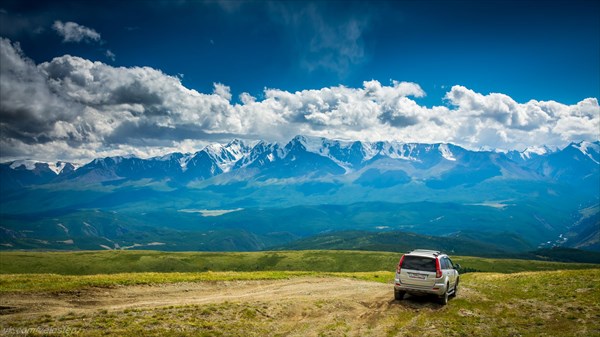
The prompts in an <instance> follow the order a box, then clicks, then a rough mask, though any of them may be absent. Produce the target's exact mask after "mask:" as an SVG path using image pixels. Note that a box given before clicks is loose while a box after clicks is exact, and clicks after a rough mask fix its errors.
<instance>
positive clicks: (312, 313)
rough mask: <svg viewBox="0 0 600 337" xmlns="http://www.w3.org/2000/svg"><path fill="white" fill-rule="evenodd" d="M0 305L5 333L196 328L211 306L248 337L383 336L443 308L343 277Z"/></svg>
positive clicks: (11, 299)
mask: <svg viewBox="0 0 600 337" xmlns="http://www.w3.org/2000/svg"><path fill="white" fill-rule="evenodd" d="M0 303H1V304H0V305H1V307H0V325H1V326H2V327H7V326H12V325H11V324H10V323H11V322H15V321H17V322H31V323H32V324H34V322H38V323H35V324H38V325H39V324H40V323H39V322H43V321H44V320H40V317H42V318H45V321H46V322H47V323H49V322H55V324H50V326H75V327H86V326H94V324H93V323H94V321H95V320H98V317H99V316H108V317H111V318H113V320H114V321H115V322H116V323H115V324H116V325H118V324H119V322H120V321H119V319H120V317H121V316H125V315H124V313H128V315H129V316H131V318H132V321H134V322H135V321H136V320H138V321H140V320H141V323H140V324H142V325H143V324H145V323H144V322H145V321H144V319H146V318H143V317H145V316H147V315H152V317H160V318H161V319H162V320H163V321H165V320H166V319H165V318H164V317H163V316H168V317H167V318H168V319H169V322H171V323H169V324H171V325H169V326H167V327H166V328H167V329H168V327H174V326H177V327H181V326H185V325H186V324H187V323H186V322H190V320H189V319H187V318H185V317H187V316H190V317H191V316H193V315H188V314H187V312H188V311H189V310H190V309H189V308H194V310H200V309H202V308H204V309H206V308H210V309H211V310H210V311H207V310H204V311H202V313H201V314H200V316H202V315H203V316H202V319H203V320H204V321H203V322H211V323H214V324H213V328H217V329H221V330H219V331H220V333H223V334H224V335H228V334H231V335H235V333H232V331H229V330H228V329H230V328H231V327H229V326H225V325H223V324H225V323H223V322H227V320H233V321H236V322H242V321H244V320H246V321H248V322H253V323H252V324H257V323H258V325H256V328H255V329H251V330H250V331H248V333H249V335H252V332H255V333H256V335H261V331H262V332H265V331H266V332H268V335H271V333H272V335H277V334H281V335H291V336H294V335H295V336H317V335H332V336H337V335H350V336H369V335H370V336H381V335H386V334H388V333H389V331H390V329H393V326H394V324H395V322H397V319H396V318H397V317H398V315H400V314H401V313H402V312H403V311H407V310H410V311H412V312H414V311H415V310H421V311H427V312H429V311H436V310H443V308H442V307H441V306H440V305H438V304H436V303H433V302H430V301H429V299H419V298H415V299H412V300H408V301H407V300H405V301H402V302H399V301H394V300H393V290H392V286H391V285H390V284H382V283H375V282H366V281H359V280H352V279H342V278H295V279H288V280H276V281H231V282H201V283H176V284H160V285H148V286H126V287H125V286H124V287H117V288H108V289H106V288H91V289H86V290H81V291H73V292H66V293H42V294H9V295H1V296H0ZM183 312H185V313H186V314H183ZM131 313H135V315H131ZM186 315H187V316H186ZM178 317H179V318H178ZM182 317H183V318H182ZM71 318H72V319H71ZM184 318H185V319H184ZM186 319H187V320H186ZM78 321H79V322H78ZM219 322H221V323H223V324H221V323H219ZM75 323H77V324H75ZM196 323H197V322H196ZM69 324H71V325H69ZM220 324H221V325H220ZM163 325H164V324H163ZM197 325H198V324H195V325H194V326H197ZM25 326H26V325H25ZM158 326H159V327H160V326H161V325H160V324H158ZM163 327H165V326H163ZM234 328H235V327H234ZM235 329H237V328H235ZM261 329H264V330H261ZM88 332H89V331H88ZM238 332H239V331H238Z"/></svg>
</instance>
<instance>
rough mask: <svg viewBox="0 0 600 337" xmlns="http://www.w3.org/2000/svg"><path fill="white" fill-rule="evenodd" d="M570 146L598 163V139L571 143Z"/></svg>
mask: <svg viewBox="0 0 600 337" xmlns="http://www.w3.org/2000/svg"><path fill="white" fill-rule="evenodd" d="M572 146H573V147H574V148H576V149H577V150H579V151H581V153H583V154H584V155H585V156H587V157H588V158H590V159H591V160H592V161H594V162H595V163H596V164H600V141H597V142H593V143H592V142H586V141H582V142H579V143H573V144H572Z"/></svg>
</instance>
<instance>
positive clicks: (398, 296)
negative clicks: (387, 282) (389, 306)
mask: <svg viewBox="0 0 600 337" xmlns="http://www.w3.org/2000/svg"><path fill="white" fill-rule="evenodd" d="M394 299H396V300H397V301H402V300H403V299H404V291H400V290H396V289H394Z"/></svg>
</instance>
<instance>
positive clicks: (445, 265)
mask: <svg viewBox="0 0 600 337" xmlns="http://www.w3.org/2000/svg"><path fill="white" fill-rule="evenodd" d="M440 267H441V268H442V269H448V259H446V258H445V257H443V258H441V259H440Z"/></svg>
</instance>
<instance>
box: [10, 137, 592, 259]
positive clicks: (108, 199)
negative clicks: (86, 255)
mask: <svg viewBox="0 0 600 337" xmlns="http://www.w3.org/2000/svg"><path fill="white" fill-rule="evenodd" d="M0 192H1V196H0V233H2V236H1V241H0V247H2V248H3V249H20V248H25V249H115V248H123V247H136V248H154V249H156V248H159V249H165V250H258V249H267V248H269V247H281V246H285V245H286V244H292V243H293V242H294V241H296V240H301V239H306V238H307V237H310V236H314V235H323V234H324V233H335V232H336V231H347V230H367V231H375V232H386V231H401V232H414V233H416V234H419V235H435V236H440V237H448V238H458V237H462V238H464V239H468V240H480V241H479V242H480V243H482V244H484V245H488V246H489V247H490V249H491V248H493V249H494V251H498V250H509V251H510V250H511V249H512V251H523V250H526V249H535V248H538V247H548V246H555V245H560V246H567V247H575V248H583V249H590V250H600V230H599V227H600V211H599V195H600V141H596V142H579V143H572V144H569V145H568V146H566V147H565V148H563V149H550V148H548V147H538V148H530V149H527V150H525V151H521V152H519V151H510V152H500V151H484V150H480V151H473V150H468V149H465V148H462V147H460V146H457V145H453V144H418V143H400V142H361V141H350V142H348V141H337V140H330V139H325V138H315V137H306V136H296V137H295V138H293V139H292V140H290V141H289V142H288V143H286V144H279V143H269V142H265V141H258V142H246V141H242V140H233V141H231V142H229V143H227V144H211V145H209V146H207V147H205V148H203V149H201V150H200V151H198V152H195V153H171V154H168V155H164V156H161V157H154V158H147V159H142V158H136V157H134V156H119V157H106V158H98V159H94V160H92V161H91V162H89V163H86V164H84V165H80V164H75V163H68V162H56V163H44V162H36V161H34V160H25V161H23V160H21V161H12V162H6V163H2V164H0ZM502 238H504V239H502ZM506 238H509V239H506ZM506 240H509V241H510V240H512V241H514V242H518V244H517V245H512V244H511V243H510V242H507V241H506ZM469 242H471V241H469ZM491 246H493V247H491ZM510 247H512V248H510Z"/></svg>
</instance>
